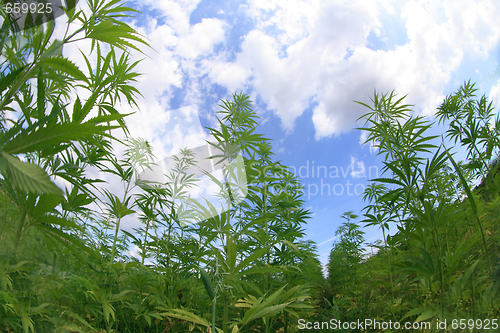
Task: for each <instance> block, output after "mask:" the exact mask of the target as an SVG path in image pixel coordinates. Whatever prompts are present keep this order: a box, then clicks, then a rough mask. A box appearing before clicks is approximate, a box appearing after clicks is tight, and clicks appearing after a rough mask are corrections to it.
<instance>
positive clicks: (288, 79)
mask: <svg viewBox="0 0 500 333" xmlns="http://www.w3.org/2000/svg"><path fill="white" fill-rule="evenodd" d="M381 6H385V7H386V9H387V12H388V13H389V15H400V16H401V17H402V18H403V19H404V20H405V22H406V26H405V27H400V29H406V33H407V37H408V43H407V44H405V45H401V46H396V47H394V48H392V49H389V50H386V51H384V50H377V51H374V50H372V49H370V48H368V46H369V42H368V37H369V35H370V33H371V32H373V33H374V34H375V35H376V36H380V38H381V40H386V39H387V37H386V36H384V34H385V31H384V29H385V27H384V22H381V21H380V20H379V9H380V8H381ZM400 7H401V8H400ZM248 13H249V15H250V16H251V17H252V18H253V19H254V20H256V25H255V28H254V30H252V31H251V32H249V33H248V34H247V35H246V36H245V42H244V43H243V46H242V52H241V54H240V57H239V58H238V62H237V63H238V64H241V65H242V66H243V67H245V68H248V69H251V71H252V82H253V84H254V88H255V89H256V91H257V93H258V94H259V95H260V96H261V97H262V98H263V100H264V101H265V102H266V103H267V104H268V107H269V109H271V110H273V111H274V112H275V113H276V114H277V115H278V116H279V117H280V118H281V120H282V123H283V127H284V128H285V129H287V130H289V131H290V130H291V129H292V128H293V126H294V121H295V119H296V118H297V117H298V116H300V115H301V114H302V113H303V112H304V111H305V110H306V109H307V108H308V106H309V105H310V104H309V103H310V102H311V101H315V102H317V105H316V106H315V108H314V110H313V116H312V120H313V123H314V125H315V128H316V139H320V138H322V137H327V136H330V135H333V134H340V133H342V132H344V131H348V130H351V129H352V128H353V127H354V124H355V120H356V119H357V118H358V117H359V116H360V115H362V114H363V113H364V112H365V111H366V110H365V109H364V107H362V106H359V105H357V104H355V103H353V101H354V100H362V101H364V102H367V99H368V98H369V96H371V95H372V94H373V89H374V87H375V88H377V91H379V92H387V91H390V90H392V89H395V90H396V92H399V93H401V94H408V95H409V96H408V99H407V101H408V102H409V103H411V104H415V105H417V106H418V107H419V108H420V110H421V111H422V112H423V114H426V115H432V114H433V113H434V111H435V107H436V106H437V105H438V104H439V103H440V102H441V101H442V98H443V89H444V88H445V87H446V85H447V84H448V82H449V80H450V78H451V77H452V75H453V73H454V72H455V71H456V70H457V69H458V68H459V66H460V65H461V64H462V61H463V60H464V57H466V56H467V55H468V54H471V53H473V54H475V55H474V56H475V57H479V58H480V59H481V58H483V59H486V57H488V56H489V54H490V52H491V50H492V49H493V48H494V47H495V46H496V45H497V44H498V41H499V39H500V29H499V28H497V26H498V25H497V24H496V23H495V22H496V18H497V17H498V16H499V15H500V6H499V5H498V4H496V2H494V1H488V0H485V1H479V2H468V1H463V2H460V3H457V2H455V1H454V2H451V1H443V2H435V1H408V2H406V3H403V4H401V3H400V2H395V1H379V3H378V5H377V3H376V2H370V3H367V2H366V1H349V2H347V1H336V2H329V1H328V2H327V1H308V2H304V1H281V0H276V1H273V2H270V1H259V0H254V1H250V2H249V7H248ZM348 50H349V51H350V52H351V53H352V55H351V56H350V57H348V59H347V60H346V59H345V58H346V55H347V54H348Z"/></svg>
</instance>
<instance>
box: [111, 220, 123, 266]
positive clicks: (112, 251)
mask: <svg viewBox="0 0 500 333" xmlns="http://www.w3.org/2000/svg"><path fill="white" fill-rule="evenodd" d="M121 219H122V218H121V217H120V218H118V220H117V221H116V228H115V237H114V238H113V247H112V248H111V260H110V263H111V264H112V263H113V260H114V259H115V249H116V239H117V238H118V231H119V230H120V221H121Z"/></svg>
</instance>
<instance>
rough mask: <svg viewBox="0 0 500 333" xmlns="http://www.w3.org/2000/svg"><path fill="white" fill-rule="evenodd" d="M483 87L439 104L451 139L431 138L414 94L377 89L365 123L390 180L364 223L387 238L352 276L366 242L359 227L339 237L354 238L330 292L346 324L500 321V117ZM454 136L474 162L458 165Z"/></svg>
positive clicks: (337, 255) (336, 260) (328, 303)
mask: <svg viewBox="0 0 500 333" xmlns="http://www.w3.org/2000/svg"><path fill="white" fill-rule="evenodd" d="M475 91H476V89H475V88H474V85H473V84H471V83H470V82H466V83H464V85H463V86H462V87H461V88H460V89H459V90H458V92H457V93H455V94H451V95H450V96H447V97H446V99H445V100H444V102H443V104H442V105H441V106H440V107H439V108H438V112H437V114H436V115H437V118H438V120H439V122H440V123H444V124H446V125H448V126H449V128H448V130H446V133H444V134H443V135H442V136H441V138H440V139H441V143H440V142H439V141H438V140H437V139H439V137H438V136H435V135H429V134H428V131H429V129H430V128H431V127H432V126H433V125H434V123H432V122H431V121H429V120H427V119H425V118H423V117H420V116H414V115H413V113H412V111H411V108H410V106H409V105H404V104H403V99H404V98H400V99H397V98H396V95H395V94H394V93H390V94H384V95H379V94H377V93H375V95H374V97H373V99H372V102H373V105H366V104H363V105H365V106H367V107H368V108H369V109H370V111H369V112H368V113H367V114H366V115H364V116H363V117H361V119H364V120H365V122H366V123H365V126H364V127H362V128H361V129H362V130H364V131H368V133H369V134H368V139H367V141H366V142H372V143H373V144H374V146H375V147H377V148H378V154H380V155H383V156H384V161H383V163H384V168H383V172H384V174H383V176H382V177H380V178H377V179H373V180H372V184H371V185H370V186H369V187H367V189H366V191H365V193H364V198H365V200H366V201H367V203H368V204H367V206H366V207H365V209H364V216H365V219H364V220H363V222H364V223H366V225H367V226H379V227H380V228H381V229H382V232H383V240H382V241H381V242H379V243H377V244H372V246H374V247H376V248H378V252H377V253H376V254H374V255H372V256H370V257H367V258H366V259H363V260H359V261H357V260H356V261H355V262H356V263H357V264H356V265H354V266H353V264H352V263H351V267H350V269H349V270H343V267H342V265H341V264H342V263H348V262H349V258H356V256H353V255H352V254H350V253H354V254H356V253H357V252H356V251H359V250H360V247H359V246H360V244H361V242H362V238H359V241H356V239H357V238H356V234H355V233H353V232H354V231H355V230H357V225H355V224H352V223H345V224H344V225H342V227H341V228H340V229H339V230H338V231H337V235H348V236H346V237H344V238H341V240H340V241H339V242H338V243H336V244H335V245H334V248H333V249H332V252H331V255H330V262H329V269H330V274H329V278H328V282H329V289H328V290H335V291H334V292H333V293H330V294H328V293H326V294H325V295H326V300H325V304H324V309H325V310H324V311H331V312H332V313H333V314H335V315H336V316H339V317H341V318H343V319H344V321H346V320H355V319H356V318H360V317H362V318H380V319H384V320H385V321H388V320H393V321H400V322H403V321H406V320H413V321H418V322H419V321H432V322H435V319H439V320H444V319H447V320H448V321H451V320H452V319H453V318H467V319H470V318H472V319H477V318H493V317H495V316H498V314H499V308H500V303H499V302H498V300H497V299H495V297H492V296H491V295H497V293H498V292H499V287H500V280H499V279H498V277H497V276H495V274H494V272H495V269H494V268H495V267H498V266H499V258H498V255H497V254H498V250H499V246H498V244H499V243H498V234H499V231H500V230H499V229H498V222H499V219H498V217H499V216H500V215H498V207H499V206H498V202H499V199H500V196H499V195H500V192H499V191H498V190H497V187H496V181H497V176H496V174H497V168H496V165H497V163H496V160H495V159H494V156H495V154H498V151H499V149H500V142H499V141H498V138H499V135H498V134H499V133H498V127H499V125H498V124H499V119H498V117H496V119H494V112H493V108H492V103H491V102H488V101H487V99H486V97H484V96H483V97H481V98H480V99H476V96H475V94H474V93H475ZM446 138H449V139H450V140H452V142H453V143H455V144H457V143H459V144H460V145H459V146H458V147H457V148H459V149H465V150H466V152H467V160H466V161H460V162H457V161H456V160H455V159H454V157H453V154H454V152H453V151H451V149H448V148H446V146H445V142H446ZM479 182H481V185H480V186H478V187H476V189H474V190H473V187H474V183H476V184H477V183H479ZM348 216H349V215H348ZM344 217H345V216H344ZM394 229H396V230H397V231H396V232H394ZM389 231H390V234H389ZM350 234H352V235H353V236H349V235H350ZM358 237H359V236H358ZM345 249H350V250H351V251H349V250H345ZM352 251H354V252H352ZM354 267H355V268H356V269H353V268H354ZM347 274H354V278H352V277H351V278H349V279H348V278H345V276H347ZM342 277H344V278H342ZM358 281H363V282H362V283H357V282H358ZM431 331H432V332H434V331H438V329H437V328H436V327H433V328H432V329H431Z"/></svg>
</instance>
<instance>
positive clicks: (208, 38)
mask: <svg viewBox="0 0 500 333" xmlns="http://www.w3.org/2000/svg"><path fill="white" fill-rule="evenodd" d="M224 26H225V24H224V22H223V21H221V20H218V19H213V18H208V19H207V18H204V19H202V21H201V22H200V23H197V24H195V25H194V26H193V27H191V29H190V32H189V34H187V35H185V36H182V37H181V38H180V39H179V43H178V44H177V49H176V53H177V54H178V55H179V56H181V57H184V58H188V59H194V58H196V57H198V56H200V55H202V54H204V53H207V52H211V51H212V50H213V48H214V46H215V45H216V44H218V43H220V42H222V41H223V40H224V33H225V31H224Z"/></svg>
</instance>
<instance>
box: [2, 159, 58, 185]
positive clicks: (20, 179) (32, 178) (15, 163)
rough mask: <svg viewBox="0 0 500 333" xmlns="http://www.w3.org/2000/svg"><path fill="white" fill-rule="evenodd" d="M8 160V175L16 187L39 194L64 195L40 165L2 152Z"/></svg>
mask: <svg viewBox="0 0 500 333" xmlns="http://www.w3.org/2000/svg"><path fill="white" fill-rule="evenodd" d="M1 154H2V156H3V157H4V158H5V160H6V161H7V167H6V171H7V177H6V180H10V181H11V182H12V183H13V184H14V186H15V187H18V188H20V189H21V190H23V191H27V192H33V193H37V194H43V193H52V194H58V195H62V191H61V189H60V188H59V187H57V186H56V184H54V183H53V182H52V181H51V180H50V178H49V175H48V174H47V173H46V172H45V171H44V170H43V169H42V168H40V167H39V166H38V165H36V164H33V163H28V162H23V161H20V160H19V159H18V158H17V157H14V156H11V155H10V154H7V153H6V152H3V151H2V152H1Z"/></svg>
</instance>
